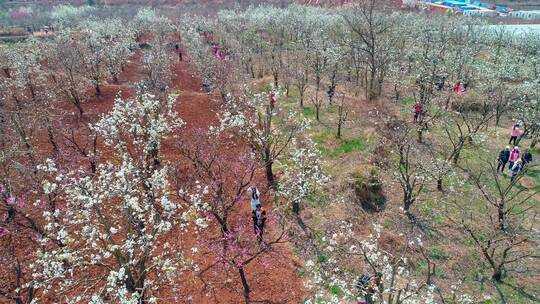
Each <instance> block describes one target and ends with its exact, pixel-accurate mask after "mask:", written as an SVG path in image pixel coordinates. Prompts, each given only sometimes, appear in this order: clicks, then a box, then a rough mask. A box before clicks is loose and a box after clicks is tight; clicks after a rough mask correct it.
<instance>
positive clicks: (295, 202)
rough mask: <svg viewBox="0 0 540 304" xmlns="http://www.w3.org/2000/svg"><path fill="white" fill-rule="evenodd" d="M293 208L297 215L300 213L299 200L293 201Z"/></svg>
mask: <svg viewBox="0 0 540 304" xmlns="http://www.w3.org/2000/svg"><path fill="white" fill-rule="evenodd" d="M292 210H293V213H294V214H295V215H300V202H299V201H298V200H294V201H293V203H292Z"/></svg>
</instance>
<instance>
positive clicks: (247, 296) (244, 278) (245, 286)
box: [238, 267, 251, 304]
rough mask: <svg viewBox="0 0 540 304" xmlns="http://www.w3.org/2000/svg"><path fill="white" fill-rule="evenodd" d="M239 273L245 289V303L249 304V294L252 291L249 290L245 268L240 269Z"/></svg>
mask: <svg viewBox="0 0 540 304" xmlns="http://www.w3.org/2000/svg"><path fill="white" fill-rule="evenodd" d="M238 273H239V274H240V280H241V281H242V287H243V288H244V301H245V303H246V304H249V293H250V292H251V289H250V288H249V285H248V282H247V279H246V274H245V272H244V268H243V267H240V268H238Z"/></svg>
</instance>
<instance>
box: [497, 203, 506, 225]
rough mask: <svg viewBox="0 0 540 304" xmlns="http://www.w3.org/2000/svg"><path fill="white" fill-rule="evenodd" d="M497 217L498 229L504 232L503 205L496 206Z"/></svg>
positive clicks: (504, 217)
mask: <svg viewBox="0 0 540 304" xmlns="http://www.w3.org/2000/svg"><path fill="white" fill-rule="evenodd" d="M497 215H498V220H499V229H501V230H502V231H505V230H506V216H505V215H504V203H499V205H498V206H497Z"/></svg>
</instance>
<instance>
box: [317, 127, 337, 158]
mask: <svg viewBox="0 0 540 304" xmlns="http://www.w3.org/2000/svg"><path fill="white" fill-rule="evenodd" d="M332 138H334V132H333V131H332V130H330V129H323V130H321V131H319V132H317V133H315V135H313V141H314V142H315V143H317V144H319V145H322V144H325V143H327V142H328V141H329V140H330V139H332ZM319 148H321V147H319ZM321 152H324V151H322V150H321Z"/></svg>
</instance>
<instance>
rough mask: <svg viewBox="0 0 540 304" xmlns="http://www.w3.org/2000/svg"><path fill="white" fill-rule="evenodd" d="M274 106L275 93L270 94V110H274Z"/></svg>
mask: <svg viewBox="0 0 540 304" xmlns="http://www.w3.org/2000/svg"><path fill="white" fill-rule="evenodd" d="M275 105H276V93H274V92H270V106H271V107H272V109H274V106H275Z"/></svg>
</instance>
